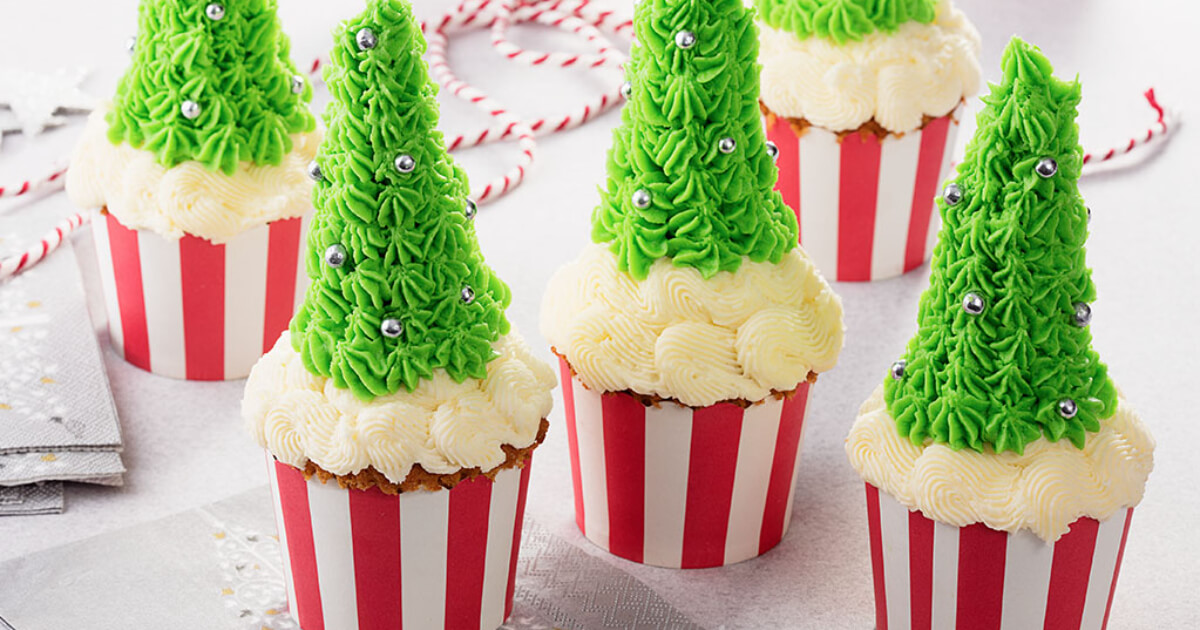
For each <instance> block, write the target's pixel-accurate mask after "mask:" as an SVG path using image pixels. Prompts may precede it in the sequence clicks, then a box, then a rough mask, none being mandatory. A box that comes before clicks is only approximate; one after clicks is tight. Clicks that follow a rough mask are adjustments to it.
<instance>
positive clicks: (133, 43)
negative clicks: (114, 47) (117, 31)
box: [125, 35, 138, 55]
mask: <svg viewBox="0 0 1200 630" xmlns="http://www.w3.org/2000/svg"><path fill="white" fill-rule="evenodd" d="M137 40H138V38H137V35H134V36H133V37H130V38H129V39H127V40H125V52H127V53H129V54H131V55H132V54H133V53H134V51H136V50H137Z"/></svg>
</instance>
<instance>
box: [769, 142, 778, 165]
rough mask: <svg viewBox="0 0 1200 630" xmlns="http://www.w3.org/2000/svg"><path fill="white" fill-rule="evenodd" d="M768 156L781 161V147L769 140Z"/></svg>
mask: <svg viewBox="0 0 1200 630" xmlns="http://www.w3.org/2000/svg"><path fill="white" fill-rule="evenodd" d="M767 155H769V156H771V159H772V160H778V159H779V145H777V144H775V143H774V142H771V141H770V140H767Z"/></svg>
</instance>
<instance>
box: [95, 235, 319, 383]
mask: <svg viewBox="0 0 1200 630" xmlns="http://www.w3.org/2000/svg"><path fill="white" fill-rule="evenodd" d="M306 220H307V219H301V218H299V217H298V218H294V219H284V220H280V221H275V222H273V223H270V224H267V225H263V226H259V227H257V228H254V229H252V230H249V231H247V232H245V233H243V234H241V235H239V236H237V237H236V238H234V239H233V240H231V241H229V242H227V243H224V244H221V245H214V244H213V243H211V242H209V241H207V240H205V239H202V238H198V237H195V236H191V235H187V236H184V237H183V238H181V239H179V240H177V241H170V240H167V239H165V238H163V237H161V236H159V235H158V234H156V233H154V232H148V231H144V230H131V229H129V228H127V227H125V226H124V225H122V224H121V222H120V221H118V220H117V219H116V217H114V216H113V215H111V214H109V213H101V214H100V215H99V216H97V217H95V219H94V220H93V221H92V235H93V237H94V239H95V242H96V254H97V257H98V258H99V263H100V280H101V284H102V285H103V287H104V298H105V300H104V301H105V303H106V304H107V310H108V333H109V337H110V338H111V339H112V346H113V348H114V349H115V350H116V351H117V354H120V355H121V356H123V357H125V360H126V361H129V362H130V363H132V364H134V365H136V366H138V367H140V368H142V369H143V370H149V371H150V372H153V373H155V374H161V375H163V376H169V377H171V378H181V379H187V380H193V381H219V380H223V379H235V378H243V377H245V376H246V375H247V374H249V373H250V368H251V367H253V366H254V363H255V361H257V360H258V358H259V357H260V356H262V355H263V354H264V353H265V352H267V351H268V350H270V349H271V347H272V346H273V345H275V341H276V340H277V339H278V338H279V334H280V333H282V332H283V331H284V330H286V329H287V327H288V323H289V322H290V321H291V319H292V314H293V313H295V311H296V307H297V305H298V304H299V303H300V301H301V300H303V299H304V290H305V288H306V287H307V286H308V277H307V275H306V274H305V272H304V259H303V257H302V256H301V251H302V250H303V235H304V230H305V227H306V225H305V221H306Z"/></svg>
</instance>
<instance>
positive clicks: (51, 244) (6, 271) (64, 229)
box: [0, 212, 92, 280]
mask: <svg viewBox="0 0 1200 630" xmlns="http://www.w3.org/2000/svg"><path fill="white" fill-rule="evenodd" d="M91 217H92V215H91V213H90V212H77V213H75V214H73V215H71V216H69V217H67V218H65V219H63V220H62V221H60V222H59V223H58V225H55V226H54V228H53V229H51V230H50V231H49V232H47V233H46V236H44V237H43V238H42V240H41V241H39V242H37V243H34V244H33V245H31V246H29V247H28V248H27V249H26V250H25V251H23V252H21V253H20V254H16V255H13V256H10V257H8V258H4V259H0V280H4V279H5V278H8V277H10V276H15V275H17V274H18V273H21V272H22V271H24V270H26V269H29V268H30V267H32V266H34V265H36V264H38V263H39V262H41V261H42V259H43V258H45V257H46V256H47V255H48V254H50V252H53V251H54V250H56V249H58V246H59V245H62V242H63V239H65V238H66V237H67V236H68V235H70V234H71V233H72V232H74V231H75V230H78V229H79V228H80V226H82V225H84V224H86V223H88V222H89V221H91Z"/></svg>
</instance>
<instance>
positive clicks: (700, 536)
mask: <svg viewBox="0 0 1200 630" xmlns="http://www.w3.org/2000/svg"><path fill="white" fill-rule="evenodd" d="M742 414H743V410H742V408H741V407H738V406H737V405H733V404H730V403H720V404H717V405H713V406H711V407H704V408H701V409H695V410H693V411H692V444H691V451H690V452H691V456H690V457H689V460H690V463H689V465H688V482H687V486H688V487H687V508H686V509H687V511H686V513H685V515H684V522H683V562H682V567H683V568H684V569H699V568H704V567H716V566H721V565H722V564H724V563H725V539H726V535H727V534H728V533H729V509H730V505H731V504H732V503H733V477H734V473H735V472H736V471H737V458H738V442H739V440H740V438H741V433H742ZM611 496H612V494H611V493H610V494H609V497H610V498H609V501H610V502H611V501H612V499H611Z"/></svg>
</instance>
